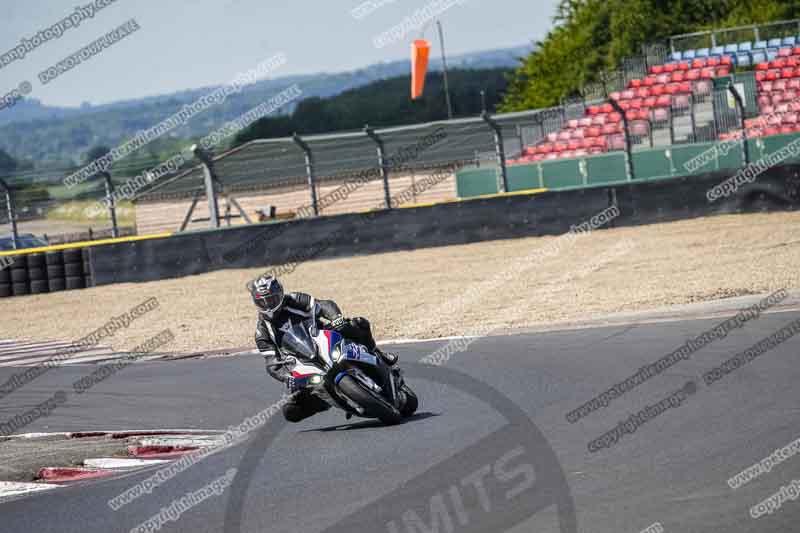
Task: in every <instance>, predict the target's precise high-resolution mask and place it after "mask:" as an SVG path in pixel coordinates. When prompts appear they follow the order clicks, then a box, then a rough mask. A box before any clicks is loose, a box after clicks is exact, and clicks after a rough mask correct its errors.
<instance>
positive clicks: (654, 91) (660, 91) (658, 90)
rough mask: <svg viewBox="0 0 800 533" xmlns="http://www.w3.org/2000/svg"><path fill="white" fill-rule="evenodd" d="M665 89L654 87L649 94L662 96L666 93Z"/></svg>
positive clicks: (663, 87) (661, 86) (659, 86)
mask: <svg viewBox="0 0 800 533" xmlns="http://www.w3.org/2000/svg"><path fill="white" fill-rule="evenodd" d="M666 89H667V88H666V85H654V86H653V87H652V88H651V89H650V94H652V95H653V96H661V95H662V94H664V91H666Z"/></svg>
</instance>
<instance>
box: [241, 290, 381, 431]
mask: <svg viewBox="0 0 800 533" xmlns="http://www.w3.org/2000/svg"><path fill="white" fill-rule="evenodd" d="M313 305H316V306H317V319H318V322H319V324H320V325H321V326H323V327H329V326H330V323H331V322H334V321H335V320H337V319H341V318H342V311H341V310H340V309H339V306H338V305H336V302H334V301H333V300H315V299H314V298H312V297H311V296H310V295H308V294H305V293H302V292H290V293H287V294H286V295H285V296H284V300H283V307H282V308H281V310H280V311H279V312H278V313H277V314H276V315H275V316H274V317H273V318H272V320H267V318H266V317H265V316H264V315H262V314H261V313H259V314H258V323H257V324H256V346H257V347H258V351H259V352H261V353H262V354H263V355H264V359H265V362H266V364H267V373H268V374H269V375H270V376H272V377H273V378H275V379H277V380H278V381H282V382H284V383H287V382H288V381H289V378H290V377H291V372H290V371H289V370H288V369H287V367H285V366H281V367H277V368H270V366H269V365H270V364H274V363H276V362H279V361H281V360H282V359H283V355H282V354H281V350H280V348H279V346H280V343H281V337H282V335H283V333H282V332H281V330H280V327H281V325H283V324H284V323H285V322H286V321H287V320H289V319H290V318H291V317H292V316H293V315H294V316H295V317H304V318H305V317H309V316H311V311H312V306H313ZM337 330H338V331H339V333H341V334H342V335H343V336H344V337H346V338H348V339H350V340H352V341H355V342H357V343H359V344H362V345H364V346H365V347H366V348H367V349H368V350H370V351H375V350H376V348H377V347H376V345H375V339H374V338H373V336H372V330H371V327H370V324H369V321H368V320H367V319H366V318H362V317H357V318H351V319H349V320H345V321H344V323H343V324H342V325H341V326H339V327H337ZM329 407H330V406H329V405H328V404H327V403H326V402H324V401H323V400H321V399H320V398H317V397H316V396H314V395H312V394H311V393H308V392H307V391H301V392H300V393H297V394H295V395H294V396H293V398H292V399H291V400H290V401H289V402H287V403H286V404H285V405H284V406H283V415H284V416H285V417H286V419H287V420H288V421H290V422H299V421H300V420H303V419H304V418H308V417H309V416H311V415H314V414H316V413H318V412H320V411H324V410H326V409H328V408H329Z"/></svg>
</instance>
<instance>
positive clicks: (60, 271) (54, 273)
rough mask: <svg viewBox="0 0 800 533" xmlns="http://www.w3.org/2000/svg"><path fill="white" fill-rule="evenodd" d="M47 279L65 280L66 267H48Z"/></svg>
mask: <svg viewBox="0 0 800 533" xmlns="http://www.w3.org/2000/svg"><path fill="white" fill-rule="evenodd" d="M47 279H64V265H47Z"/></svg>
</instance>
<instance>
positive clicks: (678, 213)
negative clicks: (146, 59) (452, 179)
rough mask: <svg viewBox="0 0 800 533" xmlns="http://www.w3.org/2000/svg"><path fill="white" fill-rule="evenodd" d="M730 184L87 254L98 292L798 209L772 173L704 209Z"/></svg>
mask: <svg viewBox="0 0 800 533" xmlns="http://www.w3.org/2000/svg"><path fill="white" fill-rule="evenodd" d="M732 174H733V173H732V171H730V170H720V171H716V172H710V173H705V174H700V175H694V176H688V177H681V178H673V179H659V180H643V181H639V182H624V183H617V184H611V185H607V186H600V187H581V188H572V189H564V190H558V191H534V192H529V193H522V192H520V193H517V194H514V193H511V194H498V195H492V196H490V197H482V198H474V199H466V200H461V201H453V202H444V203H439V204H435V205H432V206H425V207H410V208H407V209H391V210H388V209H384V210H380V211H374V212H371V213H360V214H343V215H337V216H330V217H317V218H307V219H300V220H292V221H287V222H280V223H273V224H256V225H250V226H238V227H231V228H223V229H219V230H203V231H196V232H184V233H176V234H174V235H172V236H170V237H167V238H156V239H149V240H140V241H131V242H120V243H113V244H110V245H107V246H98V247H96V248H95V249H93V251H92V254H91V262H92V269H93V270H92V272H93V276H94V282H95V284H96V285H105V284H112V283H126V282H145V281H153V280H160V279H167V278H176V277H182V276H187V275H194V274H201V273H205V272H210V271H214V270H221V269H225V268H254V267H265V268H266V267H268V266H270V265H271V266H272V268H273V269H274V270H279V271H281V272H291V271H292V270H293V269H294V268H296V267H297V266H298V265H299V264H300V263H302V262H303V261H312V260H315V259H320V258H330V257H346V256H352V255H363V254H373V253H383V252H388V251H398V250H413V249H418V248H426V247H436V246H448V245H453V244H466V243H472V242H480V241H486V240H495V239H507V238H520V237H529V236H538V235H556V234H560V233H565V232H567V231H569V230H570V226H571V225H573V224H579V223H580V222H582V221H583V220H585V219H587V218H588V217H591V216H593V215H594V214H596V213H598V212H600V211H602V210H604V209H606V208H608V207H610V206H617V207H618V209H619V211H620V215H619V216H618V217H616V218H615V219H614V221H613V223H612V224H611V225H610V226H611V227H613V226H625V225H640V224H650V223H658V222H665V221H672V220H681V219H685V218H693V217H701V216H709V215H715V214H723V213H741V212H760V211H764V210H786V209H796V208H798V207H800V195H799V194H798V191H799V190H800V182H798V177H797V176H800V167H799V166H797V165H783V166H777V167H774V168H771V169H769V170H767V171H766V172H765V173H764V175H762V176H761V177H760V178H759V179H758V181H757V182H756V183H747V184H745V185H744V186H742V187H741V188H740V189H739V190H738V191H737V194H735V195H730V196H726V197H723V198H720V199H719V200H717V201H714V202H710V201H709V200H708V199H707V196H706V195H707V193H708V190H710V189H711V188H712V187H714V186H716V185H718V184H719V183H721V182H723V181H724V180H726V179H728V178H729V177H730V176H731V175H732ZM331 236H333V238H332V237H331ZM298 243H300V244H298ZM251 244H254V246H250V245H251ZM234 252H235V253H234Z"/></svg>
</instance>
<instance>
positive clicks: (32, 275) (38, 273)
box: [28, 267, 47, 281]
mask: <svg viewBox="0 0 800 533" xmlns="http://www.w3.org/2000/svg"><path fill="white" fill-rule="evenodd" d="M28 279H29V280H31V281H41V280H47V271H46V270H45V269H44V268H41V267H34V268H29V269H28Z"/></svg>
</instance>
